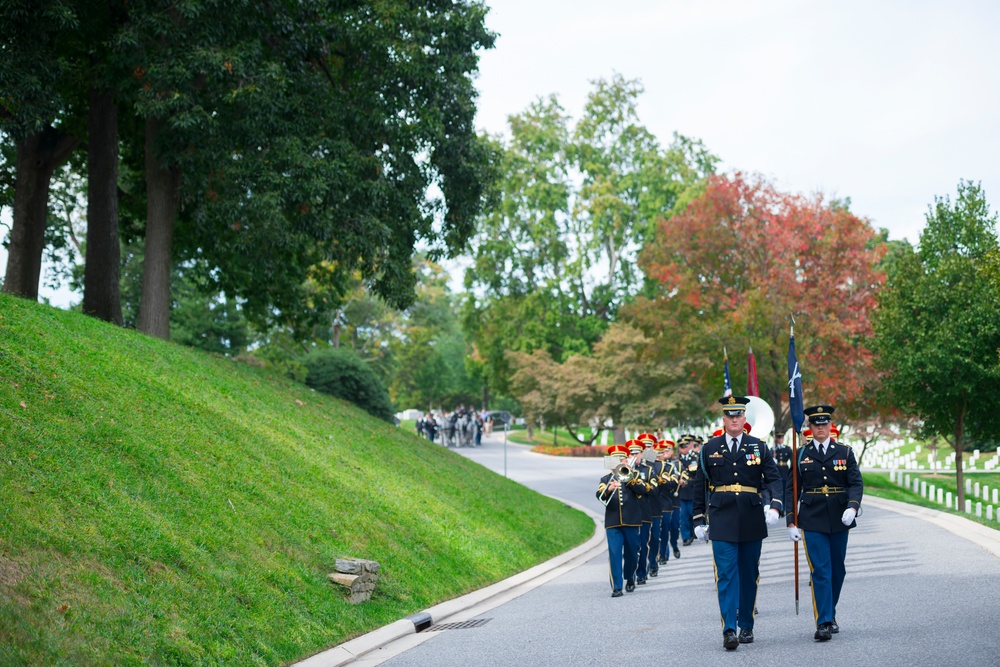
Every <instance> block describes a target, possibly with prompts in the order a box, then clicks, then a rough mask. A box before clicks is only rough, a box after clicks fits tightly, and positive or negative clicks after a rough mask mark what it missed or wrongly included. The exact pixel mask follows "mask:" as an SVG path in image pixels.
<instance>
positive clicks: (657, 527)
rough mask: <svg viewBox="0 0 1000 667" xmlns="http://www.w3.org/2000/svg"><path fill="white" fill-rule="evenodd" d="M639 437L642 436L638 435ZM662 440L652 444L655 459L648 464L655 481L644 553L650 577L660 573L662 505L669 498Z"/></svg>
mask: <svg viewBox="0 0 1000 667" xmlns="http://www.w3.org/2000/svg"><path fill="white" fill-rule="evenodd" d="M639 438H640V439H641V438H642V436H641V435H640V436H639ZM665 442H666V441H664V440H656V441H654V442H653V444H652V449H653V451H654V452H656V460H655V461H653V462H652V463H651V464H650V466H649V467H650V469H651V471H652V475H653V479H654V480H655V481H656V488H655V489H654V490H653V491H651V492H650V494H649V506H650V509H651V510H652V513H653V522H652V524H651V525H650V527H649V549H648V553H647V554H646V562H647V564H648V567H647V572H648V574H649V576H650V577H655V576H656V575H658V574H659V573H660V566H659V555H660V534H661V533H662V531H663V512H664V510H663V505H664V504H665V503H668V502H669V498H665V497H664V488H663V486H664V484H665V483H666V480H665V477H664V474H663V472H664V470H665V469H666V464H665V463H664V462H663V459H662V456H663V452H664V450H665V449H666V445H665V444H664V443H665Z"/></svg>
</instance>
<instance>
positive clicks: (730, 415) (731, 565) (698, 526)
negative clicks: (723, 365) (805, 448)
mask: <svg viewBox="0 0 1000 667" xmlns="http://www.w3.org/2000/svg"><path fill="white" fill-rule="evenodd" d="M749 402H750V401H749V399H747V398H746V397H744V396H727V397H724V398H721V399H719V403H721V404H722V414H723V419H722V421H723V427H724V430H725V434H724V435H722V436H719V437H715V438H712V439H711V440H709V441H708V443H706V444H705V446H704V448H703V449H702V451H701V465H700V466H699V468H698V473H697V475H696V476H695V480H694V524H695V535H696V536H697V537H698V539H700V540H705V541H706V542H707V541H708V540H709V539H710V534H711V540H712V556H713V558H714V559H715V580H716V587H717V589H718V594H719V611H720V612H721V615H722V645H723V646H724V647H725V648H726V650H728V651H732V650H735V649H736V648H737V647H738V646H739V645H740V644H749V643H751V642H753V640H754V636H753V626H754V604H755V602H756V599H757V580H758V579H759V577H760V569H759V563H760V548H761V542H762V541H763V539H764V538H765V537H767V527H766V526H765V522H766V524H767V525H768V526H776V525H778V523H779V521H780V518H779V512H780V510H781V507H782V500H781V475H780V473H778V466H777V465H775V463H774V458H773V457H772V456H771V452H770V450H768V449H767V447H765V446H764V443H762V442H761V441H760V440H759V439H757V438H755V437H753V436H752V435H747V434H746V433H744V432H743V424H744V423H745V422H746V415H745V413H746V406H747V403H749ZM765 488H766V489H767V490H768V491H769V492H770V494H771V498H772V500H771V505H770V507H769V508H768V509H767V510H766V511H762V506H763V503H762V501H761V492H762V490H764V489H765ZM706 491H707V492H708V500H707V503H706ZM765 515H766V518H765ZM706 521H707V523H708V524H709V525H707V526H706V525H705V524H706ZM737 628H739V636H738V637H737V635H736V629H737Z"/></svg>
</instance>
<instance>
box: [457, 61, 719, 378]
mask: <svg viewBox="0 0 1000 667" xmlns="http://www.w3.org/2000/svg"><path fill="white" fill-rule="evenodd" d="M641 93H642V86H641V85H640V84H639V83H638V82H637V81H629V80H626V79H624V78H623V77H622V76H620V75H615V76H614V77H612V78H611V79H609V80H604V79H601V80H598V81H595V82H594V89H593V91H592V92H591V94H590V96H589V98H588V102H587V104H586V106H585V108H584V112H583V116H582V118H581V119H580V121H579V122H578V123H577V124H576V126H575V127H574V128H573V129H571V128H570V126H569V119H568V117H567V116H566V114H565V112H564V110H563V109H562V107H561V106H560V105H559V103H558V101H557V100H556V99H555V98H554V97H549V98H546V99H540V100H538V101H536V102H535V103H533V104H532V105H531V106H529V108H528V109H527V110H525V111H524V112H523V113H521V114H517V115H514V116H511V117H510V118H509V119H508V127H509V130H510V138H509V140H505V139H503V138H497V139H496V142H497V143H498V144H499V145H500V146H501V148H502V151H503V159H502V161H501V168H500V173H501V175H500V184H499V193H498V199H499V204H498V205H497V206H496V207H495V208H494V209H492V210H491V211H490V212H489V213H488V214H487V215H485V216H483V219H482V220H481V222H480V226H479V231H478V233H477V234H476V237H475V238H474V240H473V252H472V254H473V265H472V266H471V267H470V268H469V270H468V271H467V272H466V288H467V289H468V290H469V292H468V298H467V300H466V303H465V318H464V321H465V325H466V330H467V331H468V332H469V333H470V336H471V338H472V340H473V344H474V347H475V358H476V359H477V363H479V364H480V366H479V368H480V374H481V375H482V376H483V377H484V379H485V381H486V382H487V383H488V384H489V386H491V387H492V388H493V389H496V390H500V391H504V390H505V389H506V388H507V381H508V379H509V377H510V374H511V372H512V369H511V368H510V366H509V359H508V358H507V357H506V355H505V351H506V350H517V351H521V352H525V353H531V352H532V351H533V350H536V349H543V350H545V351H546V352H547V353H548V354H549V355H550V356H551V357H552V358H553V359H554V360H556V361H558V362H560V363H561V362H563V361H565V360H567V359H568V358H569V357H571V356H572V355H574V354H588V353H589V352H590V350H591V349H592V348H593V345H594V344H595V343H596V342H597V340H598V339H599V338H600V336H601V334H602V333H603V332H604V331H605V330H606V329H607V327H608V325H609V324H610V323H611V322H612V321H613V320H614V319H615V317H616V313H617V311H618V309H619V308H620V307H621V305H622V304H623V303H625V302H627V301H628V300H629V299H630V298H631V297H632V295H633V294H634V293H635V292H636V291H637V290H638V288H639V285H640V284H641V275H640V273H639V272H638V271H637V269H636V264H635V262H636V255H637V253H638V250H639V248H640V247H641V245H642V244H643V242H644V241H645V238H646V236H647V235H648V233H649V232H650V230H651V229H652V227H653V225H654V222H655V221H656V220H658V219H660V218H661V217H663V216H667V215H669V214H670V211H671V210H672V209H673V207H674V206H675V204H676V203H677V202H678V201H680V200H682V199H683V198H684V197H685V196H686V193H688V191H689V190H691V189H692V188H696V187H697V186H698V183H699V182H700V181H701V180H702V179H703V178H704V177H705V175H706V174H708V173H711V172H712V171H713V170H714V166H715V164H716V162H717V159H716V158H715V157H714V156H712V155H711V154H710V153H708V151H707V150H705V148H704V146H702V145H701V143H700V142H697V141H694V140H691V139H687V138H685V137H681V136H679V135H675V136H674V141H673V143H672V145H671V146H670V147H669V148H668V149H666V150H664V149H663V148H661V147H660V145H659V143H658V141H657V139H656V138H655V137H654V136H653V135H652V134H651V133H650V132H649V131H648V130H647V129H646V128H645V127H643V126H642V125H641V124H640V122H639V118H638V113H637V108H636V105H637V100H638V97H639V95H640V94H641Z"/></svg>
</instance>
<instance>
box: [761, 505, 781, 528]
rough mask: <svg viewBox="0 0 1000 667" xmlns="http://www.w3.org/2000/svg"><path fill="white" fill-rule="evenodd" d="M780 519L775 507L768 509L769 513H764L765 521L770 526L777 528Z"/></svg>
mask: <svg viewBox="0 0 1000 667" xmlns="http://www.w3.org/2000/svg"><path fill="white" fill-rule="evenodd" d="M780 518H781V517H780V516H778V510H776V509H774V508H773V507H769V508H768V509H767V511H766V512H764V521H765V522H766V523H767V525H769V526H777V525H778V520H779V519H780Z"/></svg>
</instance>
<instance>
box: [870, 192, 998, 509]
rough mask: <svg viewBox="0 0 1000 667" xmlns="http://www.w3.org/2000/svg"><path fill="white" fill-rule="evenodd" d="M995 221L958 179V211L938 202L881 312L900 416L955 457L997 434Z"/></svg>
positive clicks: (959, 468) (884, 359) (881, 349)
mask: <svg viewBox="0 0 1000 667" xmlns="http://www.w3.org/2000/svg"><path fill="white" fill-rule="evenodd" d="M996 223H997V216H996V214H993V215H990V211H989V206H988V204H987V202H986V196H985V194H984V193H983V191H982V189H981V187H980V186H979V184H978V183H972V182H969V181H960V182H959V184H958V197H957V199H956V201H955V202H954V203H952V201H951V199H950V198H949V197H948V196H944V197H935V198H934V205H933V206H932V207H930V209H929V211H928V213H927V224H926V227H925V228H924V230H923V231H922V232H921V234H920V243H919V247H918V249H917V250H915V251H914V250H912V249H909V250H908V251H906V252H904V253H903V254H902V255H901V256H900V257H897V259H896V261H895V263H894V264H893V266H892V268H891V270H890V272H889V275H888V280H887V283H886V288H885V289H884V290H883V291H882V293H881V294H880V295H879V300H878V309H877V311H876V314H875V322H874V329H875V339H874V349H875V350H876V353H877V355H878V357H877V363H878V367H879V368H880V369H881V370H883V371H884V372H885V373H886V378H885V384H886V389H887V390H888V392H889V394H890V396H891V397H892V398H893V399H894V400H895V402H896V404H897V405H899V407H900V409H902V410H903V411H905V412H909V413H911V414H913V415H914V416H916V417H917V418H919V419H920V420H921V421H922V422H923V431H924V433H925V434H927V435H937V436H940V437H942V438H944V439H945V441H947V442H948V443H949V444H950V445H951V447H952V448H953V449H954V451H955V453H956V459H955V475H956V481H957V484H958V502H959V507H960V508H961V507H964V503H965V487H964V483H963V465H962V453H963V452H964V451H965V448H966V445H967V444H968V443H969V442H970V440H972V439H974V438H975V437H977V436H983V435H986V434H987V433H992V432H993V429H992V423H991V421H990V420H991V418H992V416H993V415H992V413H993V412H994V411H995V408H996V398H995V393H996V386H997V382H998V381H1000V357H998V355H1000V310H998V309H997V303H1000V289H998V287H1000V286H998V284H997V282H995V278H996V273H995V266H996V265H995V261H996V260H995V257H996V253H997V252H998V247H1000V245H998V240H997V230H996Z"/></svg>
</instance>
